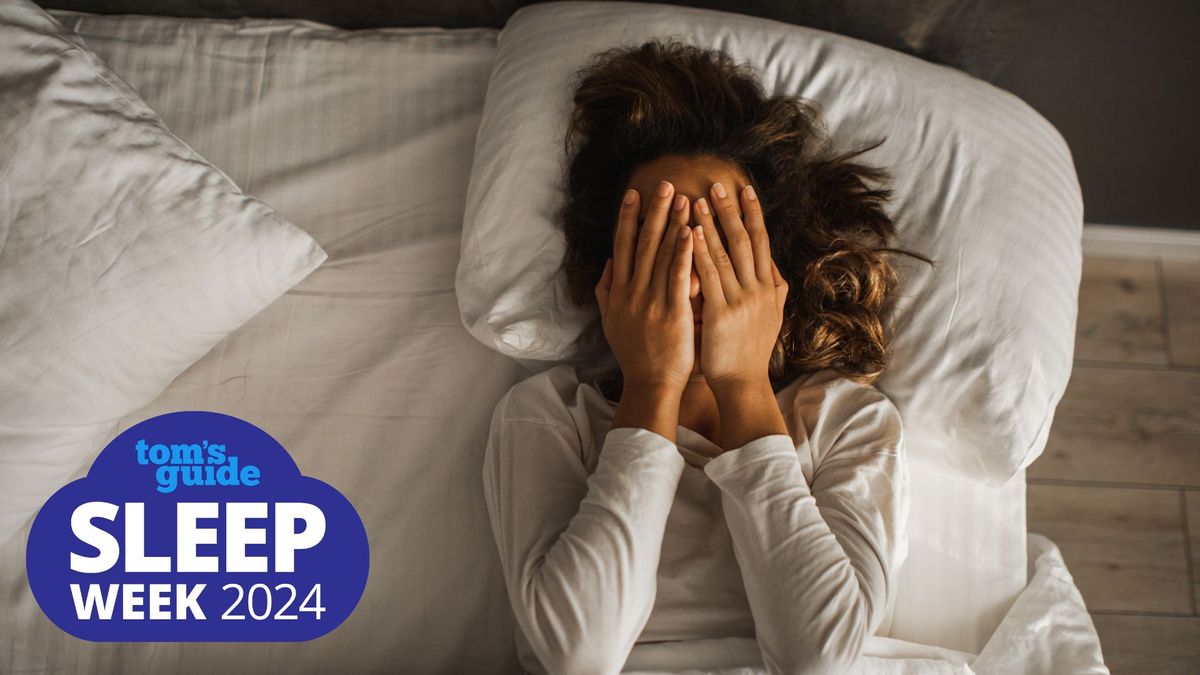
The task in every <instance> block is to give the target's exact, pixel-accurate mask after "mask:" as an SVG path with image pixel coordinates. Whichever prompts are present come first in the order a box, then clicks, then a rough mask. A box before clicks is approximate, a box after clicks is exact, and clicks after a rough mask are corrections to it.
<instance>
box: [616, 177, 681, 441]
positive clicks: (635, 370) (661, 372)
mask: <svg viewBox="0 0 1200 675" xmlns="http://www.w3.org/2000/svg"><path fill="white" fill-rule="evenodd" d="M674 192H675V189H674V186H672V185H671V184H670V183H668V182H666V181H663V183H662V184H661V185H660V186H659V189H658V193H657V194H656V195H655V196H653V197H652V198H651V203H650V206H649V209H648V211H647V213H646V219H645V224H644V225H643V227H642V228H641V232H640V233H639V232H638V226H637V218H638V213H639V210H640V209H639V203H640V201H639V200H640V195H639V194H638V193H637V191H636V190H630V191H629V193H631V197H632V198H629V197H627V198H626V199H625V200H623V203H622V204H621V209H620V213H619V215H618V217H617V228H616V235H615V238H614V240H613V258H612V259H610V260H609V261H608V262H607V263H606V264H605V266H604V273H603V275H602V276H601V278H600V283H599V284H597V286H596V301H597V303H598V304H599V306H600V318H601V321H602V323H603V326H604V336H605V337H606V338H607V339H608V344H609V346H610V347H611V348H612V350H613V354H614V355H615V356H616V358H617V363H618V364H619V365H620V367H621V373H622V375H623V376H624V380H625V387H626V388H627V389H641V390H650V389H662V388H665V389H667V390H669V391H676V390H677V391H678V392H682V391H683V388H684V386H686V385H687V381H688V377H689V376H690V374H691V371H692V366H693V364H694V362H695V340H694V328H693V325H692V307H691V303H690V302H689V300H688V289H689V285H690V283H691V269H692V248H693V242H692V237H691V229H690V228H689V227H688V226H687V221H688V214H689V209H688V207H687V206H688V205H687V198H686V197H684V196H683V195H680V196H679V200H678V201H677V202H674V203H675V205H676V206H679V205H680V204H681V205H682V206H681V207H680V208H672V204H673V200H672V196H673V195H674ZM668 218H669V220H670V223H669V224H668ZM676 412H677V411H676ZM672 431H673V429H672Z"/></svg>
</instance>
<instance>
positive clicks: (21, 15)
mask: <svg viewBox="0 0 1200 675" xmlns="http://www.w3.org/2000/svg"><path fill="white" fill-rule="evenodd" d="M324 259H325V252H324V251H322V250H321V248H320V247H319V246H318V245H317V243H316V242H315V241H314V240H313V239H312V238H311V237H309V236H308V235H307V234H306V233H304V232H303V231H301V230H300V229H298V228H297V227H295V226H294V225H292V224H290V223H288V222H287V221H286V220H284V219H283V218H282V217H281V216H280V215H279V214H278V213H276V212H274V211H272V210H271V209H270V208H268V207H267V206H266V205H264V204H263V203H261V202H259V201H257V200H256V199H254V198H253V197H250V196H248V195H245V194H243V193H242V192H241V191H240V190H238V188H237V187H236V186H235V185H234V184H233V183H232V182H231V181H230V180H229V178H227V177H226V176H225V174H223V173H222V172H221V171H219V170H217V169H216V168H214V167H213V166H211V165H210V164H208V163H207V162H205V161H204V159H203V158H202V157H200V156H198V155H197V154H196V153H195V152H194V151H193V150H192V149H191V148H189V147H188V146H187V145H185V144H184V143H183V142H182V141H181V140H179V139H178V138H177V137H175V136H174V135H172V134H171V133H170V132H169V131H168V130H167V129H166V127H165V126H163V124H162V122H161V121H160V120H159V118H158V117H157V116H156V115H155V114H154V113H153V112H152V111H151V110H150V109H149V108H147V107H146V105H145V104H144V103H142V102H141V100H140V99H139V98H138V96H137V95H136V94H135V93H134V92H133V90H132V89H130V88H129V87H128V86H127V85H126V84H125V83H124V82H122V81H121V80H120V79H118V78H117V77H116V76H115V75H113V73H112V72H110V71H109V70H108V69H107V68H106V67H105V66H104V64H102V63H100V61H99V60H98V59H97V58H96V57H95V55H94V54H92V53H91V52H90V51H88V49H87V48H86V46H85V45H84V44H83V42H82V40H80V39H79V38H78V36H76V35H74V34H73V33H71V32H70V31H67V30H66V29H65V28H63V27H62V26H61V25H60V24H59V23H58V22H57V21H55V20H54V19H52V18H51V17H50V16H48V15H47V14H46V13H45V12H43V11H42V10H41V9H39V8H38V7H37V6H35V5H33V4H32V3H30V2H27V1H25V0H20V1H10V0H5V1H4V2H0V326H3V330H2V331H0V541H6V540H8V538H9V537H11V536H12V535H13V533H15V532H17V531H18V530H19V529H20V527H21V525H22V524H23V523H24V522H25V521H27V520H28V519H29V518H31V517H32V516H33V514H34V513H36V511H37V509H38V508H39V507H40V506H41V503H42V502H43V501H44V500H45V499H46V498H47V497H49V496H50V494H51V493H53V492H54V490H56V489H57V488H59V487H61V486H62V485H63V484H65V483H66V482H67V481H68V480H69V479H70V477H71V476H72V474H74V473H75V472H76V471H78V470H79V469H80V468H81V466H83V465H84V463H85V462H87V461H89V460H90V459H91V458H92V457H94V456H95V454H96V453H97V452H99V450H100V449H101V448H100V444H101V443H102V442H103V441H104V440H105V439H106V437H107V436H108V435H109V434H110V432H111V430H112V429H113V427H114V425H115V424H116V422H117V420H119V419H120V418H121V417H122V416H123V415H126V414H128V413H130V412H132V411H134V410H137V409H139V408H141V407H142V406H144V405H146V404H147V403H149V402H150V401H151V400H152V399H153V398H154V397H155V396H156V395H157V394H158V393H159V392H160V391H162V389H163V388H164V387H165V386H166V385H167V384H169V383H170V382H171V380H172V379H174V378H175V376H176V375H178V374H179V373H181V372H183V371H184V370H185V369H186V368H187V367H188V366H189V365H191V364H192V363H193V362H194V361H196V360H197V359H199V358H200V357H201V356H203V355H204V354H205V353H206V352H207V351H208V350H209V349H211V348H212V347H213V345H215V344H216V343H217V342H218V341H220V340H221V339H222V338H223V337H224V336H225V335H226V334H227V333H229V332H231V331H233V330H234V329H235V328H237V327H238V326H239V325H241V324H242V323H244V322H245V321H246V320H247V319H249V318H250V317H251V316H253V315H254V314H255V313H257V312H258V311H259V310H261V309H262V308H263V307H265V306H267V305H268V304H270V303H271V302H272V301H273V300H275V298H277V297H278V296H280V295H281V294H282V293H283V292H284V291H286V290H287V289H288V288H290V287H291V286H293V285H295V284H296V283H297V282H299V281H300V280H301V279H303V278H304V277H305V276H306V275H307V274H308V273H309V272H311V271H312V270H313V269H315V268H316V267H317V266H319V265H320V264H321V262H322V261H323V260H324Z"/></svg>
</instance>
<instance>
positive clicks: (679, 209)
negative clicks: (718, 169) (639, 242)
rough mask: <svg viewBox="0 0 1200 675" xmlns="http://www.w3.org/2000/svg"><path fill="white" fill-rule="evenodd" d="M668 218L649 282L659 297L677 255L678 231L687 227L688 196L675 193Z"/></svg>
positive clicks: (663, 292)
mask: <svg viewBox="0 0 1200 675" xmlns="http://www.w3.org/2000/svg"><path fill="white" fill-rule="evenodd" d="M670 218H671V224H670V225H668V226H667V232H666V234H664V235H663V239H662V245H661V246H659V247H658V258H657V259H656V260H655V261H654V278H653V280H652V281H651V282H650V285H651V289H652V292H653V293H654V294H655V295H656V296H660V297H661V295H666V294H667V285H668V283H669V278H670V275H671V269H672V267H671V263H672V261H673V260H674V259H675V258H676V257H678V255H679V254H678V250H679V246H678V245H677V244H678V241H677V240H678V239H679V238H680V231H681V230H682V229H685V228H686V227H687V221H688V198H687V196H686V195H681V194H677V195H675V201H674V202H672V203H671V215H670ZM689 234H690V233H689ZM688 238H689V239H690V238H691V237H690V236H689V237H688Z"/></svg>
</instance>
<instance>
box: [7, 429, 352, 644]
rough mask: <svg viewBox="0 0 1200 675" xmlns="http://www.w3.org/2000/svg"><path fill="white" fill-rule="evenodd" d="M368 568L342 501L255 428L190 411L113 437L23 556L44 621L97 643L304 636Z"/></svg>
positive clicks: (335, 613) (340, 614) (44, 516)
mask: <svg viewBox="0 0 1200 675" xmlns="http://www.w3.org/2000/svg"><path fill="white" fill-rule="evenodd" d="M368 560H369V554H368V547H367V535H366V530H365V529H364V528H363V524H362V520H361V519H359V517H358V514H357V512H355V510H354V507H353V506H352V505H351V504H350V502H349V501H348V500H347V499H346V498H345V497H344V496H342V494H341V493H339V492H338V491H337V490H335V489H334V488H333V487H332V486H330V485H329V484H327V483H324V482H322V481H320V480H317V479H315V478H311V477H307V476H303V475H301V473H300V470H299V468H298V467H297V466H296V463H295V462H294V461H292V458H291V456H290V455H288V453H287V451H286V450H284V448H283V446H281V445H280V444H279V443H278V442H277V441H276V440H275V439H274V438H272V437H271V436H270V435H268V434H267V433H266V432H264V431H262V430H261V429H259V428H258V427H256V426H254V425H253V424H250V423H249V422H246V421H244V420H240V419H238V418H236V417H231V416H228V415H222V414H218V413H211V412H201V411H190V412H177V413H170V414H166V415H160V416H158V417H154V418H151V419H148V420H146V421H144V422H141V423H139V424H137V425H134V426H133V427H130V428H129V429H128V430H126V431H125V432H124V433H122V434H121V435H119V436H117V438H116V439H114V440H113V441H112V443H110V444H109V445H108V446H107V447H105V448H104V450H103V451H102V452H101V453H100V455H99V456H98V457H96V461H95V462H94V463H93V464H92V467H91V469H90V470H89V471H88V474H87V476H85V477H83V478H81V479H79V480H77V481H75V482H73V483H70V484H68V485H66V486H64V487H63V488H62V489H60V490H59V491H58V492H56V493H55V494H54V496H52V497H51V498H50V500H49V501H47V502H46V504H45V505H44V506H43V507H42V509H41V511H39V512H38V515H37V517H36V518H35V520H34V522H33V527H32V528H31V530H30V532H29V543H28V547H27V549H26V564H27V571H28V576H29V585H30V587H31V588H32V590H33V595H34V598H35V599H36V600H37V602H38V605H40V606H41V608H42V611H44V612H45V613H46V616H48V617H49V618H50V620H51V621H53V622H54V623H55V624H56V625H58V626H59V627H60V628H62V629H63V630H64V631H66V632H68V633H70V634H71V635H74V636H76V637H79V638H82V639H85V640H92V641H101V642H184V641H188V642H267V641H302V640H311V639H313V638H316V637H320V636H321V635H324V634H326V633H328V632H329V631H331V630H333V629H334V628H336V627H337V626H338V625H339V624H341V623H342V622H343V621H345V620H346V618H347V617H348V616H350V613H351V612H352V611H353V610H354V607H355V606H356V605H357V604H358V601H359V599H360V598H361V597H362V593H363V589H364V588H365V586H366V582H367V569H368Z"/></svg>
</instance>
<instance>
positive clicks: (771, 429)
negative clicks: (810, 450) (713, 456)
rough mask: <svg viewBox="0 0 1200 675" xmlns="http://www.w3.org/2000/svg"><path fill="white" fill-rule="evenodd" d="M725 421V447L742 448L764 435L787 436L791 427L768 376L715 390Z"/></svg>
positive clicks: (722, 436) (719, 386)
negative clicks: (784, 417)
mask: <svg viewBox="0 0 1200 675" xmlns="http://www.w3.org/2000/svg"><path fill="white" fill-rule="evenodd" d="M712 390H713V396H714V397H715V398H716V400H717V410H718V412H719V414H720V419H721V443H720V445H721V447H722V448H724V449H726V450H731V449H733V448H740V447H742V446H743V445H745V444H747V443H749V442H750V441H753V440H755V439H757V438H762V437H763V436H771V435H773V434H787V433H788V429H787V424H786V423H785V422H784V420H783V413H781V412H780V411H779V403H778V401H776V400H775V392H774V391H773V390H772V389H771V381H770V379H768V378H767V377H766V376H763V377H762V378H758V379H755V380H750V381H745V382H729V383H721V384H717V385H716V386H713V387H712Z"/></svg>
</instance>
